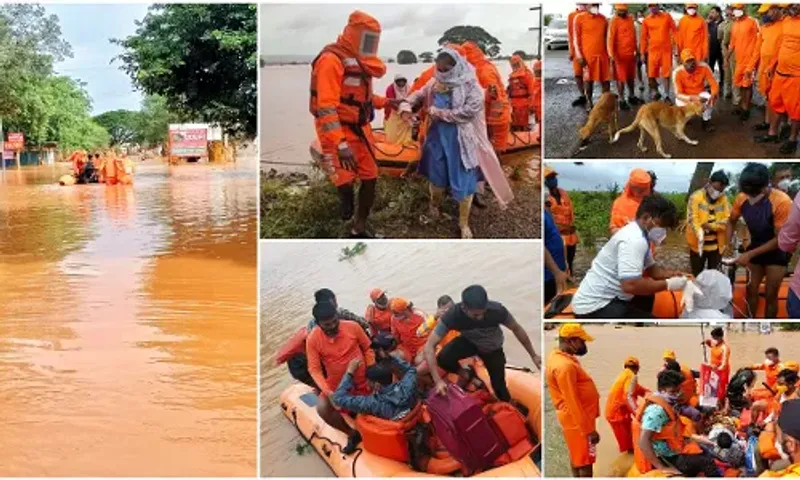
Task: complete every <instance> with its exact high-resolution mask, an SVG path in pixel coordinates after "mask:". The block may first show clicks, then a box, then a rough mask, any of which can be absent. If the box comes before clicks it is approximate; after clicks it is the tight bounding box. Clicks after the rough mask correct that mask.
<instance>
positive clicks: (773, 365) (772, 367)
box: [747, 347, 785, 389]
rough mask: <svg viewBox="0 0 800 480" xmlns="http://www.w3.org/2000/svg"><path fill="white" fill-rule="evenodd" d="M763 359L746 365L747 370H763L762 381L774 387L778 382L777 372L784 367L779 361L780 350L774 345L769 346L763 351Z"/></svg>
mask: <svg viewBox="0 0 800 480" xmlns="http://www.w3.org/2000/svg"><path fill="white" fill-rule="evenodd" d="M764 357H765V358H764V361H763V362H761V363H755V364H753V365H750V366H749V367H747V369H748V370H763V371H764V375H765V377H766V379H765V380H764V383H766V384H767V386H768V387H770V388H772V389H774V388H775V384H776V383H778V374H779V373H781V370H783V369H784V368H785V367H784V366H783V364H782V363H781V359H780V352H779V351H778V349H777V348H775V347H770V348H768V349H766V350H765V351H764Z"/></svg>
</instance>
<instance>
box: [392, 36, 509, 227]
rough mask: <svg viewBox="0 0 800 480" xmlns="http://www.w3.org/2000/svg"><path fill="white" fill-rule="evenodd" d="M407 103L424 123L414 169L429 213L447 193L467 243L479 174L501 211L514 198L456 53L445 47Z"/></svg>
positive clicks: (478, 95)
mask: <svg viewBox="0 0 800 480" xmlns="http://www.w3.org/2000/svg"><path fill="white" fill-rule="evenodd" d="M407 101H408V103H410V104H411V105H415V104H417V103H419V102H421V101H422V102H424V107H425V109H426V110H427V112H428V117H429V119H430V126H429V127H428V132H427V135H426V137H425V143H424V145H423V148H422V161H421V162H420V166H419V171H420V173H422V175H424V176H425V177H426V178H427V179H428V181H429V182H430V192H431V198H430V213H431V215H432V216H433V217H434V218H435V217H438V215H439V209H440V207H441V202H442V198H443V196H444V192H445V190H450V194H451V195H452V196H453V198H454V199H455V200H456V201H457V202H459V215H458V224H459V227H460V229H461V237H462V238H472V230H471V229H470V227H469V213H470V209H471V208H472V199H473V197H474V195H475V192H476V190H477V183H478V180H479V176H481V174H482V176H483V177H485V179H486V181H488V182H489V185H491V187H492V191H493V192H494V194H495V196H496V197H497V200H498V202H499V204H500V206H501V208H504V207H505V206H506V204H507V203H508V202H510V201H511V200H512V199H513V198H514V194H513V193H512V192H511V187H510V186H509V185H508V181H507V180H506V177H505V173H504V172H503V169H502V168H501V166H500V161H499V160H498V159H497V155H496V154H495V152H494V148H492V144H491V142H490V141H489V138H488V137H487V135H486V120H485V115H484V94H483V90H482V89H481V87H480V85H479V84H478V79H477V77H476V76H475V70H474V69H473V68H472V67H471V66H470V65H469V64H468V63H467V61H466V60H465V59H464V57H462V56H461V55H459V54H458V52H456V51H455V50H453V49H451V48H447V47H445V48H443V49H442V51H441V53H439V55H438V56H437V57H436V73H435V75H434V78H432V79H431V80H429V81H428V83H426V84H425V86H424V87H423V88H422V89H420V90H418V91H417V92H414V93H412V94H411V95H409V97H408V99H407Z"/></svg>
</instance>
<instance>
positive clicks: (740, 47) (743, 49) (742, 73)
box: [730, 15, 759, 87]
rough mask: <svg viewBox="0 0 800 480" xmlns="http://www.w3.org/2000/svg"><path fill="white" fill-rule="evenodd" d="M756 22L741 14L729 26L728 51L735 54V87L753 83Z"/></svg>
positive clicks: (756, 60)
mask: <svg viewBox="0 0 800 480" xmlns="http://www.w3.org/2000/svg"><path fill="white" fill-rule="evenodd" d="M757 38H758V22H757V21H756V20H755V19H754V18H752V17H750V16H747V15H745V16H743V17H742V18H740V19H739V20H736V21H734V22H733V27H731V44H730V51H731V52H732V55H735V56H736V71H735V72H734V73H733V84H734V85H735V86H737V87H749V86H751V85H753V72H755V69H756V64H757V63H758V54H759V51H758V48H757V46H756V43H757V42H756V40H757Z"/></svg>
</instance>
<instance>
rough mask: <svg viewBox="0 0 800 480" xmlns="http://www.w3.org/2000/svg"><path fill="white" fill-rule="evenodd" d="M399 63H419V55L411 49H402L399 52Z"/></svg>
mask: <svg viewBox="0 0 800 480" xmlns="http://www.w3.org/2000/svg"><path fill="white" fill-rule="evenodd" d="M397 63H399V64H400V65H411V64H412V63H417V56H416V55H414V52H412V51H411V50H400V51H399V52H397Z"/></svg>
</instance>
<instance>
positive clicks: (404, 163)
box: [309, 128, 539, 177]
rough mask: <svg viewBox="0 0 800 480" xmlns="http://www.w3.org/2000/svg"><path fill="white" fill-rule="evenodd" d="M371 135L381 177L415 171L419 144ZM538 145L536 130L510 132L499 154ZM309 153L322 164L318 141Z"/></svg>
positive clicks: (380, 131)
mask: <svg viewBox="0 0 800 480" xmlns="http://www.w3.org/2000/svg"><path fill="white" fill-rule="evenodd" d="M372 134H373V137H374V138H375V144H374V145H373V153H374V154H375V160H376V162H377V163H378V170H379V172H380V173H381V174H382V175H389V176H391V177H400V176H402V175H403V174H404V173H406V171H408V169H409V168H411V169H413V170H416V164H417V163H419V161H420V159H421V158H422V146H421V145H420V143H419V142H414V143H411V144H407V145H401V144H396V143H388V142H386V134H385V133H384V131H383V129H378V128H376V129H374V130H373V131H372ZM538 145H539V135H538V134H537V132H536V130H528V131H524V132H510V133H509V134H508V142H507V146H506V148H505V150H503V151H502V152H501V154H505V153H516V152H519V151H522V150H527V149H530V148H534V147H536V146H538ZM309 153H310V154H311V159H312V160H313V161H314V163H315V164H317V165H321V164H322V160H323V157H322V147H321V146H320V144H319V140H316V139H315V140H314V141H313V142H311V147H310V148H309ZM501 161H502V159H501Z"/></svg>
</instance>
